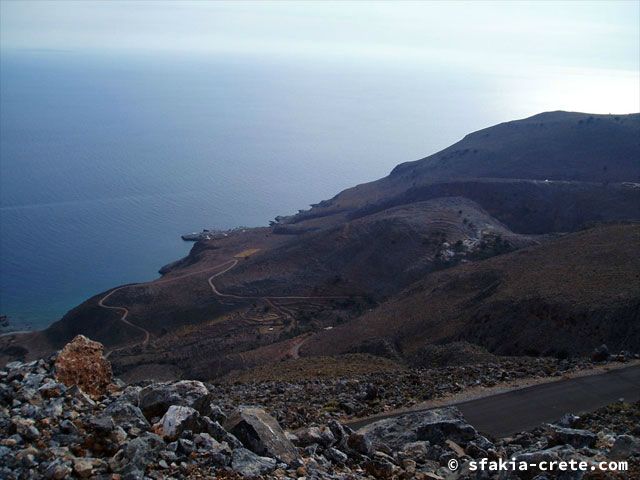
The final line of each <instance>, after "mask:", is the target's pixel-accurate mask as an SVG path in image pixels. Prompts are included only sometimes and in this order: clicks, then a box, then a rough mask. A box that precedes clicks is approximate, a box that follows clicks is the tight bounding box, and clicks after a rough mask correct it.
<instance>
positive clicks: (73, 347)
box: [55, 335, 112, 398]
mask: <svg viewBox="0 0 640 480" xmlns="http://www.w3.org/2000/svg"><path fill="white" fill-rule="evenodd" d="M103 352H104V346H103V345H102V344H101V343H99V342H94V341H92V340H89V339H88V338H87V337H85V336H84V335H78V336H76V337H75V338H74V339H73V340H72V341H71V342H69V343H67V344H66V345H65V346H64V348H63V349H62V351H61V352H60V354H59V355H58V357H57V358H56V361H55V377H56V380H58V381H59V382H62V383H64V384H65V385H66V386H67V387H71V386H74V385H77V386H78V387H80V388H81V389H82V391H84V392H86V393H87V394H89V395H91V396H92V397H94V398H95V397H99V396H101V395H104V394H105V393H107V387H108V386H109V385H110V384H111V379H112V372H111V364H110V363H109V361H108V360H107V359H106V358H104V356H103Z"/></svg>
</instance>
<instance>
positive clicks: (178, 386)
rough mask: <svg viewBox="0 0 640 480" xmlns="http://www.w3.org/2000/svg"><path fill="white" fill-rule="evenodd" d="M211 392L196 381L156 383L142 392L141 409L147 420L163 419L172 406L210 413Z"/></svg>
mask: <svg viewBox="0 0 640 480" xmlns="http://www.w3.org/2000/svg"><path fill="white" fill-rule="evenodd" d="M210 403H211V402H210V395H209V390H207V387H205V385H204V383H202V382H198V381H196V380H181V381H179V382H173V383H166V382H164V383H154V384H152V385H149V386H147V387H145V388H143V389H142V390H141V391H140V398H139V407H140V409H141V410H142V413H144V415H145V417H147V419H152V418H154V417H162V416H163V415H164V414H165V413H166V411H167V410H168V409H169V407H170V406H171V405H179V406H183V407H191V408H193V409H195V410H198V411H199V412H200V413H203V414H206V413H208V412H209V411H210V408H211V407H210Z"/></svg>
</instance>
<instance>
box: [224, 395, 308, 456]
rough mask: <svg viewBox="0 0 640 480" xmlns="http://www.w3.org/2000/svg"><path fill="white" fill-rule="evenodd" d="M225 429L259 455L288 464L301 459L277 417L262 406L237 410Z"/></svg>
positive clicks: (230, 417)
mask: <svg viewBox="0 0 640 480" xmlns="http://www.w3.org/2000/svg"><path fill="white" fill-rule="evenodd" d="M225 429H226V430H227V431H229V432H230V433H232V434H233V435H235V436H236V437H237V438H238V439H239V440H240V441H241V442H242V443H243V444H244V446H245V447H247V448H248V449H249V450H251V451H252V452H254V453H256V454H258V455H267V456H270V457H274V458H277V459H278V460H280V461H282V462H284V463H287V464H291V463H293V462H295V461H297V460H298V459H299V457H298V451H297V449H296V447H294V446H293V444H292V443H291V442H290V441H289V439H288V438H287V437H286V435H285V433H284V431H283V430H282V428H281V427H280V425H279V424H278V422H277V421H276V419H275V418H273V417H272V416H271V415H269V414H267V412H265V411H264V410H262V409H260V408H248V407H245V408H240V409H238V410H236V411H235V412H233V413H232V414H231V415H230V416H229V419H228V420H227V422H226V424H225Z"/></svg>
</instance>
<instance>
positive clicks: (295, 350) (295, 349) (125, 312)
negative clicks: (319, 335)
mask: <svg viewBox="0 0 640 480" xmlns="http://www.w3.org/2000/svg"><path fill="white" fill-rule="evenodd" d="M227 265H228V266H227ZM236 265H238V260H237V259H235V258H233V259H231V260H228V261H226V262H224V263H221V264H219V265H216V266H215V267H210V268H206V269H203V270H198V271H195V272H191V273H186V274H184V275H180V276H177V277H172V278H167V279H163V280H157V281H154V282H147V283H136V284H131V285H123V286H122V287H118V288H114V289H113V290H111V291H110V292H108V293H107V294H106V295H105V296H104V297H102V298H101V299H100V300H99V301H98V305H99V306H100V307H102V308H105V309H108V310H117V311H120V312H122V315H121V317H120V321H121V322H123V323H125V324H126V325H128V326H130V327H133V328H135V329H136V330H139V331H140V332H142V333H143V334H144V338H143V340H142V342H140V345H142V346H143V347H145V346H146V345H147V344H148V343H149V340H150V339H151V333H150V332H149V331H148V330H147V329H146V328H144V327H141V326H140V325H136V324H135V323H132V322H131V321H129V320H128V319H127V317H128V316H129V309H128V308H127V307H123V306H115V305H105V302H106V301H107V300H108V299H109V297H111V296H112V295H113V294H114V293H116V292H118V291H120V290H123V289H125V288H136V287H141V286H144V285H148V284H152V285H161V284H164V283H170V282H175V281H176V280H181V279H183V278H186V277H191V276H193V275H198V274H201V273H205V272H210V271H211V270H217V269H219V268H221V267H225V266H227V268H225V269H223V270H221V271H219V272H216V273H214V274H213V275H211V276H210V277H209V278H207V283H208V284H209V286H210V287H211V291H212V292H213V294H214V295H216V296H218V297H222V298H232V299H237V300H256V299H260V300H264V301H265V302H267V303H268V304H269V305H270V306H272V307H273V308H274V309H276V310H277V311H278V312H279V313H280V315H282V316H283V317H286V316H287V315H289V314H287V313H285V312H284V311H283V309H282V308H280V307H279V306H277V305H276V304H275V303H273V302H272V300H312V299H323V300H331V299H334V300H337V299H346V298H349V297H348V296H326V297H322V296H315V297H305V296H294V295H289V296H245V295H234V294H231V293H222V292H221V291H219V290H218V289H217V288H216V286H215V284H214V283H213V279H214V278H217V277H219V276H221V275H223V274H225V273H227V272H228V271H229V270H231V269H232V268H233V267H235V266H236ZM289 316H290V315H289ZM309 337H310V335H305V336H302V337H300V338H299V339H297V340H296V341H295V342H294V343H293V345H292V347H291V350H290V355H291V356H292V357H293V358H299V356H300V355H299V354H300V347H302V345H303V344H304V343H305V342H306V341H307V340H308V339H309ZM122 348H126V347H121V348H118V349H114V350H110V351H109V352H108V353H107V355H106V356H107V357H108V356H109V355H111V353H113V352H114V351H116V350H121V349H122Z"/></svg>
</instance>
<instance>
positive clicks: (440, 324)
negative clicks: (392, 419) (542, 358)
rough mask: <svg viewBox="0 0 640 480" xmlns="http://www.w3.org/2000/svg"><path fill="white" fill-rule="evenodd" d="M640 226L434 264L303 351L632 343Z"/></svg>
mask: <svg viewBox="0 0 640 480" xmlns="http://www.w3.org/2000/svg"><path fill="white" fill-rule="evenodd" d="M638 245H640V225H637V224H634V225H613V226H606V227H598V228H594V229H590V230H587V231H583V232H577V233H574V234H570V235H567V236H564V237H562V238H559V239H556V240H553V241H550V242H548V243H545V244H543V245H539V246H535V247H530V248H526V249H522V250H519V251H517V252H513V253H509V254H506V255H500V256H497V257H494V258H491V259H488V260H484V261H482V262H476V263H472V264H466V265H461V266H458V267H454V268H451V269H448V270H445V271H442V272H437V273H434V274H432V275H429V276H427V277H425V278H424V279H423V280H420V281H418V282H416V283H415V284H414V285H412V286H410V287H409V288H407V289H406V290H404V291H403V292H402V293H400V294H398V295H397V296H395V297H394V298H392V299H390V300H389V301H387V302H385V303H384V304H382V305H381V306H380V307H378V308H377V309H375V310H374V311H372V312H368V313H366V314H365V315H363V316H362V317H360V318H358V319H355V320H353V321H352V322H349V323H348V324H346V325H342V326H340V327H337V328H336V329H334V331H332V332H322V333H319V334H318V335H316V336H315V337H313V338H311V339H310V340H308V341H307V342H306V343H305V346H304V348H303V349H302V353H303V354H304V355H320V354H324V355H326V354H337V353H343V352H350V351H362V350H365V351H366V348H363V347H366V345H375V344H376V343H380V341H382V340H384V341H386V342H387V343H390V344H392V345H395V346H396V348H397V349H398V350H399V352H400V353H401V354H402V355H403V356H404V357H405V358H408V359H411V358H412V357H415V356H417V357H419V352H420V349H422V348H423V347H425V346H426V345H429V344H432V343H445V342H450V341H458V340H465V341H469V342H472V343H476V344H479V345H482V346H485V347H487V348H488V349H489V350H490V351H491V352H493V353H499V354H523V353H526V354H544V355H559V354H560V355H564V354H585V353H589V352H590V351H591V350H592V349H593V348H594V347H596V346H598V345H600V344H602V343H606V344H607V345H608V346H609V347H611V348H614V349H630V350H633V351H638V350H640V255H638V250H637V248H638Z"/></svg>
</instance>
